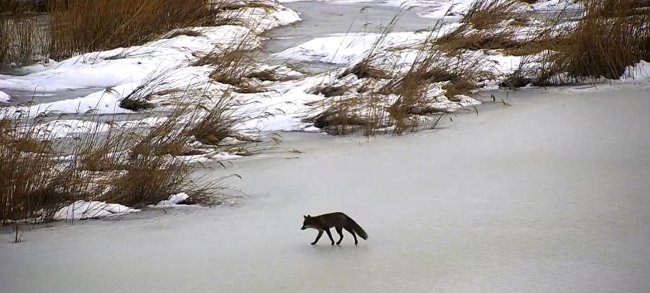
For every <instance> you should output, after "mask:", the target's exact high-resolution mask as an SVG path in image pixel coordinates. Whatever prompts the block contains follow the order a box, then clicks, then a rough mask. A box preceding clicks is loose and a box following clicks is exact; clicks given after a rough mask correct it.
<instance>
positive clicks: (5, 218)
mask: <svg viewBox="0 0 650 293" xmlns="http://www.w3.org/2000/svg"><path fill="white" fill-rule="evenodd" d="M230 99H231V98H230V96H228V95H225V96H223V97H221V98H220V99H219V100H220V101H218V102H216V103H215V104H214V105H213V106H211V107H203V106H201V107H199V108H196V107H189V106H184V107H178V108H176V109H175V110H174V111H173V112H172V113H170V115H169V116H168V117H166V118H165V119H162V120H161V121H160V123H157V124H156V125H147V126H143V127H141V128H137V127H136V128H126V127H119V126H117V125H116V124H112V123H109V125H112V127H110V130H108V131H106V129H104V128H101V127H100V126H105V125H106V124H103V123H97V125H98V127H97V128H95V129H93V130H91V131H90V132H88V133H84V134H82V135H79V136H76V137H74V139H71V138H67V139H56V138H55V137H53V136H52V133H49V132H47V131H46V130H43V129H42V128H40V127H38V125H39V123H40V121H38V120H31V119H20V118H19V119H10V118H3V119H1V120H0V222H1V223H2V224H8V223H11V222H13V221H18V220H29V221H32V222H41V221H48V220H50V219H51V218H52V216H53V215H54V213H55V212H56V211H57V210H58V209H60V208H61V207H62V206H64V205H67V204H70V203H72V202H74V201H76V200H100V201H107V202H117V203H121V204H125V205H128V206H131V207H143V206H146V205H149V204H155V203H157V202H159V201H161V200H164V199H167V197H169V195H171V194H174V193H178V192H185V193H188V194H190V195H191V200H192V201H193V202H202V203H210V202H211V201H212V200H213V199H217V197H214V196H208V195H214V194H211V193H213V192H214V191H215V190H216V189H217V188H218V187H219V186H217V183H218V182H213V183H207V184H197V183H195V182H193V181H192V180H191V179H190V174H191V171H192V166H193V164H191V163H189V162H188V161H187V160H185V159H184V156H185V155H196V154H202V153H205V152H206V151H210V150H214V149H215V147H216V145H219V144H220V143H221V142H222V140H223V139H225V138H226V137H237V138H241V137H240V136H238V135H237V134H236V132H235V130H234V129H233V128H232V127H234V126H235V125H236V124H237V123H238V122H241V121H240V120H237V119H239V117H237V116H235V115H234V114H233V111H232V110H233V108H232V102H231V101H230ZM211 145H212V146H211Z"/></svg>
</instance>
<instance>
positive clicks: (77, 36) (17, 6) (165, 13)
mask: <svg viewBox="0 0 650 293" xmlns="http://www.w3.org/2000/svg"><path fill="white" fill-rule="evenodd" d="M38 3H39V4H38V5H32V2H30V1H20V0H1V1H0V39H2V40H3V41H2V42H0V63H4V64H9V63H18V64H26V63H31V62H34V61H36V60H38V59H42V58H43V57H44V56H47V57H50V58H52V59H57V60H58V59H63V58H67V57H70V56H73V55H77V54H82V53H87V52H93V51H100V50H107V49H113V48H119V47H127V46H132V45H138V44H142V43H144V42H147V41H151V40H154V39H157V38H160V37H161V36H162V35H163V34H164V33H167V32H169V31H170V30H172V29H176V28H185V27H192V26H204V25H216V24H229V23H230V22H231V21H230V22H229V20H227V19H220V18H218V17H217V15H219V12H220V11H227V10H232V9H234V8H236V7H237V6H234V5H235V4H236V1H233V0H216V1H215V0H186V1H174V0H95V1H87V0H48V1H40V2H38ZM45 4H47V5H45ZM45 11H47V17H43V16H42V14H39V13H44V12H45ZM39 15H40V16H39ZM231 15H232V14H231Z"/></svg>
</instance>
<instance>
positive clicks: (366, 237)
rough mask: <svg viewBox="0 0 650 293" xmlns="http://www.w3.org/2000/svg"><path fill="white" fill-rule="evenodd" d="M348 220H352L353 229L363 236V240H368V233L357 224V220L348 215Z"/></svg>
mask: <svg viewBox="0 0 650 293" xmlns="http://www.w3.org/2000/svg"><path fill="white" fill-rule="evenodd" d="M347 220H348V221H349V222H350V227H352V231H354V233H356V234H357V235H359V236H360V237H361V238H363V240H368V233H366V231H364V230H363V228H361V226H359V224H357V222H355V221H354V220H352V218H350V217H348V219H347Z"/></svg>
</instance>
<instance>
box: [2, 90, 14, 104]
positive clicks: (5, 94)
mask: <svg viewBox="0 0 650 293" xmlns="http://www.w3.org/2000/svg"><path fill="white" fill-rule="evenodd" d="M10 100H11V97H10V96H9V95H8V94H7V93H5V92H3V91H0V103H8V102H9V101H10Z"/></svg>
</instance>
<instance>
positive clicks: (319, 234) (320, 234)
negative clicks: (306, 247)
mask: <svg viewBox="0 0 650 293" xmlns="http://www.w3.org/2000/svg"><path fill="white" fill-rule="evenodd" d="M321 236H323V231H320V230H319V231H318V236H316V240H314V242H312V243H311V245H316V242H318V240H319V239H320V237H321ZM330 238H331V237H330Z"/></svg>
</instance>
